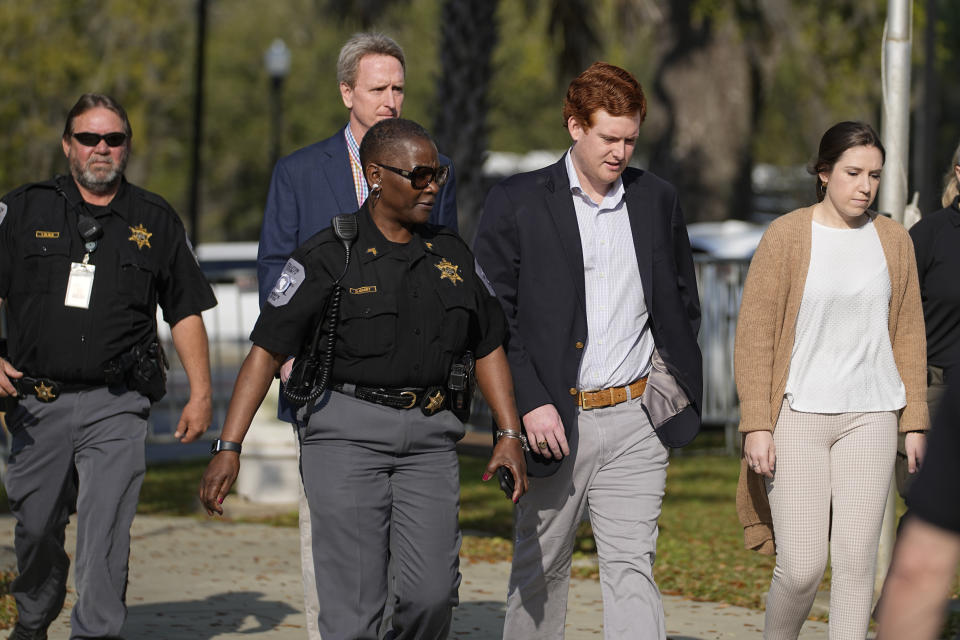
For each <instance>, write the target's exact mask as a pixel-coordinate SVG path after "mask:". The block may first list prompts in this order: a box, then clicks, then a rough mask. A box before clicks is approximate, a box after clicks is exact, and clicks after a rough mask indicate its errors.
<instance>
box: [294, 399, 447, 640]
mask: <svg viewBox="0 0 960 640" xmlns="http://www.w3.org/2000/svg"><path fill="white" fill-rule="evenodd" d="M322 403H323V406H322V407H321V408H319V409H317V410H316V411H315V412H314V413H313V414H312V415H310V417H309V421H308V422H307V425H306V427H302V428H301V430H300V442H301V452H300V466H301V473H302V475H303V485H304V489H305V491H306V494H307V502H308V503H309V505H310V523H311V528H312V533H313V561H314V567H315V572H316V580H317V595H318V598H319V601H320V614H319V621H318V622H319V628H320V634H321V635H322V636H323V640H376V638H377V637H378V635H377V630H378V626H379V625H380V623H381V620H382V618H383V611H384V608H385V606H387V592H388V589H387V581H388V578H387V567H388V564H389V563H390V561H391V557H392V560H393V566H394V574H395V575H394V576H393V583H392V584H391V588H390V594H391V597H392V598H393V602H392V603H391V604H392V612H393V613H392V619H391V624H389V625H388V628H387V629H386V638H388V639H396V640H401V639H402V640H414V639H417V640H421V639H422V640H434V639H436V640H440V639H442V638H446V637H447V633H448V632H449V629H450V620H451V617H452V613H453V609H452V608H453V607H454V606H456V604H457V602H458V600H457V589H458V587H459V585H460V572H459V559H458V552H459V549H460V530H459V526H458V524H457V514H458V511H459V506H460V497H459V474H458V463H457V455H456V451H455V449H454V445H455V444H456V442H457V440H459V439H460V438H461V437H462V436H463V424H462V423H461V422H460V421H459V420H457V418H456V417H455V416H454V415H453V414H452V413H450V412H449V411H441V412H440V413H438V414H436V415H433V416H430V417H426V416H424V415H423V414H422V413H421V412H420V411H419V410H418V409H411V410H402V409H392V408H390V407H384V406H381V405H377V404H372V403H369V402H364V401H362V400H357V399H356V398H353V397H350V396H347V395H344V394H341V393H327V394H326V395H325V396H324V397H323V398H322Z"/></svg>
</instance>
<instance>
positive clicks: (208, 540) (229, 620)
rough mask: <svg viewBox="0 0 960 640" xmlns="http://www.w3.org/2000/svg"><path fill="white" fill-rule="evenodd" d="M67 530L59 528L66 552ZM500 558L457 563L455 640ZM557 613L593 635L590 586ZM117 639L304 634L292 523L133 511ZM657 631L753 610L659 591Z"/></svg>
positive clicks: (491, 607)
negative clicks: (123, 615) (661, 612)
mask: <svg viewBox="0 0 960 640" xmlns="http://www.w3.org/2000/svg"><path fill="white" fill-rule="evenodd" d="M13 527H14V520H13V518H12V517H10V516H0V547H5V549H4V551H5V552H6V553H4V556H5V559H6V558H9V557H10V554H11V550H10V547H11V546H12V544H13ZM74 534H75V527H74V526H73V525H71V526H70V527H68V529H67V545H68V546H67V549H68V550H69V551H71V554H72V551H73V549H74ZM509 569H510V567H509V564H508V563H505V562H497V563H483V562H481V563H468V562H464V563H462V565H461V571H462V573H463V584H462V586H461V587H460V606H459V607H458V608H457V609H456V610H455V611H454V622H453V630H452V632H451V634H450V638H452V639H455V640H460V639H469V640H495V639H499V638H500V633H501V629H502V625H503V612H504V596H505V593H506V585H507V575H508V573H509ZM72 584H73V579H72V577H71V589H70V593H69V594H68V597H67V606H66V608H65V609H64V611H63V613H62V614H61V615H60V617H59V618H58V619H57V620H56V621H55V622H54V624H53V625H52V626H51V628H50V634H49V637H50V640H66V639H67V638H69V635H70V634H69V630H70V609H69V607H71V606H72V604H73V602H74V600H75V597H74V593H73V590H72ZM569 602H570V605H569V611H568V614H567V632H566V638H567V640H587V639H590V640H594V639H597V638H602V637H603V630H602V629H603V622H602V607H601V598H600V587H599V584H598V583H597V582H596V581H590V580H574V581H573V582H572V586H571V590H570V601H569ZM127 604H128V605H129V617H128V619H127V624H126V627H125V628H124V637H125V638H127V640H139V639H142V638H150V639H157V640H188V639H189V640H214V639H216V640H230V639H233V640H235V639H239V638H247V637H250V636H251V635H255V636H256V637H257V638H264V639H265V640H303V639H304V638H305V637H306V631H305V623H304V618H303V599H302V591H301V587H300V559H299V555H298V536H297V531H296V529H292V528H281V527H269V526H265V525H254V524H236V523H225V522H222V521H220V520H214V519H210V520H198V519H194V518H169V517H154V516H138V517H137V519H136V520H135V521H134V524H133V544H132V551H131V557H130V586H129V588H128V590H127ZM664 606H665V608H666V614H667V635H668V636H669V638H672V639H673V640H714V639H721V638H723V639H726V638H748V639H749V638H760V637H761V631H762V628H763V614H762V612H758V611H751V610H748V609H742V608H740V607H733V606H728V605H722V604H713V603H705V602H691V601H689V600H684V599H683V598H679V597H672V596H665V597H664ZM800 638H802V639H804V640H814V639H821V638H824V639H825V638H827V625H826V624H824V623H820V622H809V621H808V622H807V623H806V625H804V631H803V633H801V635H800Z"/></svg>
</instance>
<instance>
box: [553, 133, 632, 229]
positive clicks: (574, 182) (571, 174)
mask: <svg viewBox="0 0 960 640" xmlns="http://www.w3.org/2000/svg"><path fill="white" fill-rule="evenodd" d="M564 166H565V167H566V168H567V180H569V181H570V193H571V194H572V195H573V196H574V197H575V198H580V199H581V200H582V201H583V202H584V204H589V205H590V206H591V207H593V208H594V209H596V210H597V211H596V212H597V213H602V212H604V211H609V210H612V209H616V208H617V207H619V206H620V203H621V202H622V201H623V198H624V196H625V194H626V189H624V187H623V177H622V176H617V179H616V181H615V182H614V183H613V184H612V185H610V189H609V190H608V191H607V193H606V195H605V196H603V200H601V201H600V202H599V204H598V203H596V202H594V201H593V199H592V198H591V197H590V196H588V195H587V192H586V191H584V190H583V187H581V186H580V177H579V176H578V175H577V170H576V169H575V168H574V166H573V147H570V148H569V149H568V150H567V154H566V156H564Z"/></svg>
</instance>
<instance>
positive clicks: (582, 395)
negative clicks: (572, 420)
mask: <svg viewBox="0 0 960 640" xmlns="http://www.w3.org/2000/svg"><path fill="white" fill-rule="evenodd" d="M577 398H578V399H579V402H578V403H577V404H579V405H580V408H581V409H583V410H584V411H590V410H591V409H593V407H588V406H587V392H586V391H580V392H579V393H577Z"/></svg>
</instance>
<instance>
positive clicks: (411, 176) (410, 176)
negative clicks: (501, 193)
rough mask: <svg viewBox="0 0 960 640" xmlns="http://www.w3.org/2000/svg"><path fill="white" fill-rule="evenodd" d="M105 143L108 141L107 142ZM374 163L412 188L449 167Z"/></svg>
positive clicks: (439, 178) (442, 178) (440, 178)
mask: <svg viewBox="0 0 960 640" xmlns="http://www.w3.org/2000/svg"><path fill="white" fill-rule="evenodd" d="M107 144H110V143H109V142H108V143H107ZM374 164H376V165H377V166H378V167H380V168H382V169H387V170H389V171H393V172H394V173H399V174H400V175H401V176H403V177H404V178H406V179H407V180H409V181H410V184H411V185H413V188H414V189H426V188H427V185H428V184H430V183H431V182H434V181H436V183H437V186H438V187H442V186H443V185H444V183H445V182H446V181H447V176H449V175H450V167H448V166H447V165H443V166H442V167H437V168H433V167H425V166H422V165H417V166H416V167H414V168H413V169H411V170H410V171H407V170H406V169H398V168H397V167H391V166H390V165H386V164H380V163H379V162H377V163H374Z"/></svg>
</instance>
